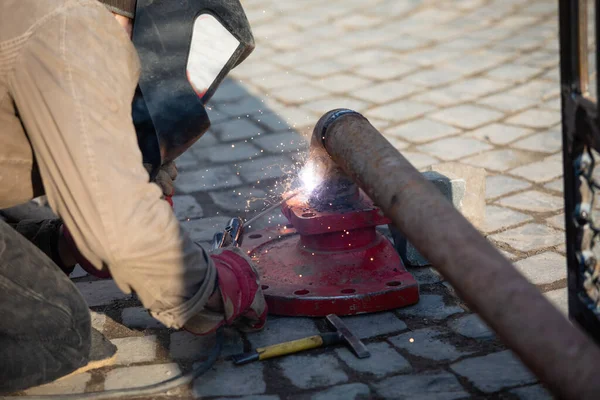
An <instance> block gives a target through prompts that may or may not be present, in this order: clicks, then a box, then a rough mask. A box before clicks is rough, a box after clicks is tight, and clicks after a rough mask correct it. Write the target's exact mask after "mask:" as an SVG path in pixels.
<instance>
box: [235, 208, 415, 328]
mask: <svg viewBox="0 0 600 400" xmlns="http://www.w3.org/2000/svg"><path fill="white" fill-rule="evenodd" d="M282 209H283V212H284V214H285V215H286V217H287V218H288V220H289V221H290V223H291V224H293V226H294V228H289V227H287V228H286V227H284V228H271V229H267V230H263V231H258V232H254V233H252V234H249V235H248V236H246V238H245V239H244V244H243V248H244V249H245V250H246V251H248V253H249V255H250V256H251V257H252V258H253V260H254V261H255V262H256V264H257V267H258V270H259V273H260V276H261V282H262V285H263V290H264V294H265V298H266V300H267V304H268V306H269V312H270V313H272V314H277V315H290V316H310V317H321V316H325V315H328V314H337V315H353V314H361V313H371V312H377V311H384V310H390V309H394V308H398V307H403V306H406V305H410V304H414V303H417V302H418V300H419V290H418V285H417V282H416V281H415V279H414V278H413V277H412V275H411V274H410V273H409V272H407V271H406V269H405V268H404V266H403V265H402V261H401V260H400V257H399V256H398V253H397V252H396V250H395V249H394V247H393V246H392V244H391V243H390V242H389V240H387V239H386V238H385V237H384V236H382V235H381V234H379V233H378V232H377V231H376V229H375V227H376V226H377V225H382V224H385V223H387V222H388V220H387V219H386V218H385V217H384V216H383V215H382V214H381V211H380V210H379V209H378V208H376V207H374V206H373V204H372V202H371V201H370V200H368V199H366V198H364V197H363V201H362V202H361V207H359V209H356V207H355V209H352V210H337V211H335V212H333V211H331V212H327V211H326V212H319V211H316V210H314V209H312V208H307V206H306V205H305V204H302V205H299V204H295V205H294V204H285V205H284V206H283V207H282Z"/></svg>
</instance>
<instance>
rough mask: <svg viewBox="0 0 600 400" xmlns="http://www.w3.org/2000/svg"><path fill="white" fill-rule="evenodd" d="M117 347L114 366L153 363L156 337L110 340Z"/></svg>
mask: <svg viewBox="0 0 600 400" xmlns="http://www.w3.org/2000/svg"><path fill="white" fill-rule="evenodd" d="M111 342H112V343H113V344H114V345H115V346H117V360H116V362H115V365H129V364H136V363H141V362H147V361H153V360H154V359H155V358H156V350H157V349H156V346H157V341H156V336H154V335H150V336H133V337H126V338H120V339H112V340H111Z"/></svg>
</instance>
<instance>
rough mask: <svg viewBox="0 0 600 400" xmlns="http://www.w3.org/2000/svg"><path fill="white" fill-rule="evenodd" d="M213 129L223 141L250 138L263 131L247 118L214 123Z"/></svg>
mask: <svg viewBox="0 0 600 400" xmlns="http://www.w3.org/2000/svg"><path fill="white" fill-rule="evenodd" d="M263 107H264V106H263ZM238 115H239V114H238ZM213 129H214V130H216V131H218V132H219V136H220V139H221V140H223V141H225V142H229V141H234V140H241V139H250V138H252V137H255V136H259V133H262V132H263V129H262V128H261V127H259V126H258V125H257V124H255V123H253V122H252V121H250V120H249V119H247V118H244V119H234V120H232V121H227V122H223V123H220V124H218V125H215V126H214V128H213Z"/></svg>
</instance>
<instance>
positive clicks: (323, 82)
mask: <svg viewBox="0 0 600 400" xmlns="http://www.w3.org/2000/svg"><path fill="white" fill-rule="evenodd" d="M338 61H339V60H338ZM370 83H371V81H369V80H367V79H364V78H359V77H358V76H353V75H349V74H344V73H342V74H335V75H333V76H331V77H327V78H323V79H317V80H313V81H312V84H313V85H315V86H317V87H319V88H321V89H323V90H326V91H328V92H331V93H347V92H350V91H353V90H356V89H358V88H364V87H367V86H368V85H369V84H370Z"/></svg>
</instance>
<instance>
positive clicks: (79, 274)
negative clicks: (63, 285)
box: [69, 264, 88, 279]
mask: <svg viewBox="0 0 600 400" xmlns="http://www.w3.org/2000/svg"><path fill="white" fill-rule="evenodd" d="M84 276H88V273H87V272H86V271H85V270H84V269H83V268H81V266H80V265H79V264H76V265H75V268H74V269H73V272H71V273H70V274H69V278H71V279H75V278H83V277H84Z"/></svg>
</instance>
